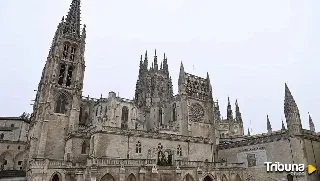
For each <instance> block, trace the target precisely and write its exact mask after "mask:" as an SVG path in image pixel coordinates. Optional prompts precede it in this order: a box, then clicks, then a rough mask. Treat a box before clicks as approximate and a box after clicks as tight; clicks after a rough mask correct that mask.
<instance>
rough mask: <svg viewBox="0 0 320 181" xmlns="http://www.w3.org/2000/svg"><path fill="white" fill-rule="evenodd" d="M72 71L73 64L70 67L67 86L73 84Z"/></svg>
mask: <svg viewBox="0 0 320 181" xmlns="http://www.w3.org/2000/svg"><path fill="white" fill-rule="evenodd" d="M72 72H73V67H72V66H69V68H68V74H67V82H66V86H67V87H70V85H71V80H72Z"/></svg>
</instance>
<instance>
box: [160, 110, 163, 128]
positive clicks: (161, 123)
mask: <svg viewBox="0 0 320 181" xmlns="http://www.w3.org/2000/svg"><path fill="white" fill-rule="evenodd" d="M159 123H160V125H163V122H162V109H161V108H160V109H159Z"/></svg>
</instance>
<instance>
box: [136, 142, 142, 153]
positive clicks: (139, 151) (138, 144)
mask: <svg viewBox="0 0 320 181" xmlns="http://www.w3.org/2000/svg"><path fill="white" fill-rule="evenodd" d="M136 153H141V142H140V141H138V142H137V143H136Z"/></svg>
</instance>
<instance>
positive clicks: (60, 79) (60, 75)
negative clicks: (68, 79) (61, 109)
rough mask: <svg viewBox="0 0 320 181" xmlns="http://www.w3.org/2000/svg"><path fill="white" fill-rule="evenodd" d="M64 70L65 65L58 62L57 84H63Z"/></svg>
mask: <svg viewBox="0 0 320 181" xmlns="http://www.w3.org/2000/svg"><path fill="white" fill-rule="evenodd" d="M65 72H66V65H65V64H60V72H59V80H58V84H59V85H63V81H64V76H65V74H66V73H65Z"/></svg>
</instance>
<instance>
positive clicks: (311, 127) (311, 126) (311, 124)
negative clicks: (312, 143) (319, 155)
mask: <svg viewBox="0 0 320 181" xmlns="http://www.w3.org/2000/svg"><path fill="white" fill-rule="evenodd" d="M308 114H309V127H310V131H313V132H315V127H314V123H313V121H312V118H311V116H310V113H308Z"/></svg>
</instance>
